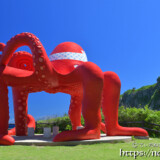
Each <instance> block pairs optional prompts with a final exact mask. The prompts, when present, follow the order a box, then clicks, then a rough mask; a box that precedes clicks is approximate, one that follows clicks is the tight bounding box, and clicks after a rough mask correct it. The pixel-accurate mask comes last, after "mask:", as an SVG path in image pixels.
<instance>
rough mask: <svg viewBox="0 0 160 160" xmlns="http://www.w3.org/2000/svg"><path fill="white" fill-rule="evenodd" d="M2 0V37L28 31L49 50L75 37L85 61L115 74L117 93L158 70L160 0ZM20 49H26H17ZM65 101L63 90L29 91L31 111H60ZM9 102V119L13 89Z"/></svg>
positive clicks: (38, 114)
mask: <svg viewBox="0 0 160 160" xmlns="http://www.w3.org/2000/svg"><path fill="white" fill-rule="evenodd" d="M0 5H1V9H0V15H1V20H0V42H4V43H6V42H7V41H8V40H9V39H10V38H11V37H12V36H14V35H16V34H18V33H21V32H31V33H33V34H35V35H36V36H37V37H38V38H39V39H40V41H41V42H42V44H43V45H44V47H45V49H46V51H47V54H48V55H50V53H51V52H52V50H53V49H54V48H55V46H56V45H58V44H59V43H61V42H65V41H73V42H76V43H78V44H79V45H81V46H82V48H83V49H84V50H85V52H86V54H87V57H88V60H89V61H92V62H94V63H96V64H97V65H98V66H99V67H100V68H101V69H102V70H103V71H114V72H116V73H117V74H118V75H119V77H120V79H121V83H122V87H121V93H123V92H124V91H126V90H127V89H132V88H133V87H135V88H139V87H141V86H144V85H149V84H153V83H156V79H157V77H158V76H160V63H159V62H160V9H159V6H160V1H159V0H154V1H153V0H80V1H78V0H46V1H44V0H34V1H33V0H27V1H22V0H0ZM24 49H25V50H27V51H29V49H28V48H27V47H22V48H20V49H19V50H24ZM69 101H70V96H69V95H66V94H56V95H49V94H47V93H44V92H42V93H34V94H30V96H29V113H30V114H32V115H33V116H34V117H35V118H38V117H43V116H46V115H49V116H51V115H63V114H64V113H67V111H68V108H69ZM9 104H10V117H11V119H13V115H14V113H13V103H12V94H11V89H10V90H9Z"/></svg>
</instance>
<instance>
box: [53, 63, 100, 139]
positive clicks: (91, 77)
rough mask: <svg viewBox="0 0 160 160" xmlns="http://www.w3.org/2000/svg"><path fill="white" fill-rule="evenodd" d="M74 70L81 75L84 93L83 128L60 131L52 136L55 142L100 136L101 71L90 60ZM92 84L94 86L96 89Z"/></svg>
mask: <svg viewBox="0 0 160 160" xmlns="http://www.w3.org/2000/svg"><path fill="white" fill-rule="evenodd" d="M75 71H76V73H78V75H79V77H80V79H81V77H83V79H82V83H83V90H84V94H83V100H82V114H83V117H84V121H85V128H84V129H80V130H73V131H64V132H61V133H60V134H58V135H57V136H56V137H55V138H54V140H53V141H55V142H58V141H71V140H82V139H83V140H84V139H98V138H100V123H101V114H100V107H101V97H102V89H103V73H102V71H101V70H100V68H99V67H97V65H95V64H93V63H91V62H86V63H84V64H82V65H80V66H79V67H77V68H76V69H75ZM74 76H75V77H74ZM72 78H73V79H75V78H77V75H73V74H72ZM93 86H96V90H95V88H94V87H93ZM93 99H94V101H93Z"/></svg>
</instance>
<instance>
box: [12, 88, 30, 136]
mask: <svg viewBox="0 0 160 160" xmlns="http://www.w3.org/2000/svg"><path fill="white" fill-rule="evenodd" d="M12 92H13V100H14V114H15V124H16V135H17V136H24V135H27V112H28V105H27V102H28V92H27V91H26V90H24V89H19V88H15V87H13V88H12Z"/></svg>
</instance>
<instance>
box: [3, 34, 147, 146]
mask: <svg viewBox="0 0 160 160" xmlns="http://www.w3.org/2000/svg"><path fill="white" fill-rule="evenodd" d="M24 45H26V46H28V47H29V48H30V50H31V52H32V55H31V54H29V53H27V52H25V51H23V52H22V51H20V52H17V53H14V52H15V51H16V49H17V48H19V47H21V46H24ZM0 51H2V55H1V57H0V102H1V103H0V144H3V145H12V144H14V139H13V138H12V136H11V134H15V131H13V130H12V131H10V132H8V121H9V106H8V89H7V86H11V87H12V90H13V99H14V112H15V124H16V135H18V136H23V135H27V124H28V126H32V127H35V126H34V118H33V117H32V116H30V115H27V108H28V107H27V101H28V94H29V93H32V92H40V91H45V92H48V93H57V92H63V93H67V94H70V95H71V104H70V108H69V116H70V119H71V123H72V128H73V130H72V131H64V132H61V133H59V134H58V135H57V136H56V137H55V138H54V139H53V141H54V142H59V141H71V140H85V139H98V138H100V129H102V130H103V131H107V136H116V135H125V136H126V135H134V136H148V133H147V131H146V130H144V129H142V128H137V127H135V128H133V127H122V126H120V125H119V124H118V106H119V96H120V87H121V83H120V79H119V77H118V76H117V75H116V74H115V73H114V72H102V71H101V69H100V68H99V67H98V66H97V65H96V64H94V63H92V62H87V60H86V57H85V56H86V55H85V53H84V51H83V49H82V48H81V47H80V46H79V45H77V44H76V43H73V42H64V43H61V44H60V45H58V46H57V47H56V48H55V49H54V50H53V52H52V54H51V57H50V59H51V61H50V60H49V58H48V56H47V54H46V51H45V49H44V47H43V45H42V44H41V42H40V41H39V39H38V38H37V37H36V36H35V35H33V34H31V33H21V34H18V35H16V36H15V37H13V38H11V39H10V40H9V41H8V42H7V45H6V46H5V44H3V43H0ZM13 53H14V54H13ZM67 54H69V57H72V58H69V59H67V58H64V57H65V56H67ZM77 54H79V55H77ZM57 56H58V58H57ZM75 56H78V58H77V57H76V58H75ZM62 57H63V58H62ZM101 106H102V110H103V114H104V117H105V124H106V125H105V124H103V123H101V114H100V108H101ZM81 109H82V110H81ZM81 112H82V115H83V117H84V120H85V127H84V128H83V129H80V130H76V128H77V126H81ZM27 121H28V122H27ZM105 128H106V129H105Z"/></svg>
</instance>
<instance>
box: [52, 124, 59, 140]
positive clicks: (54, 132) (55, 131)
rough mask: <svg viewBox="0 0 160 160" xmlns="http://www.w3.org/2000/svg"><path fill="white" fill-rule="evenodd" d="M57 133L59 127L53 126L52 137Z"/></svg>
mask: <svg viewBox="0 0 160 160" xmlns="http://www.w3.org/2000/svg"><path fill="white" fill-rule="evenodd" d="M58 133H59V127H58V126H53V137H55V136H56V135H57V134H58Z"/></svg>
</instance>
